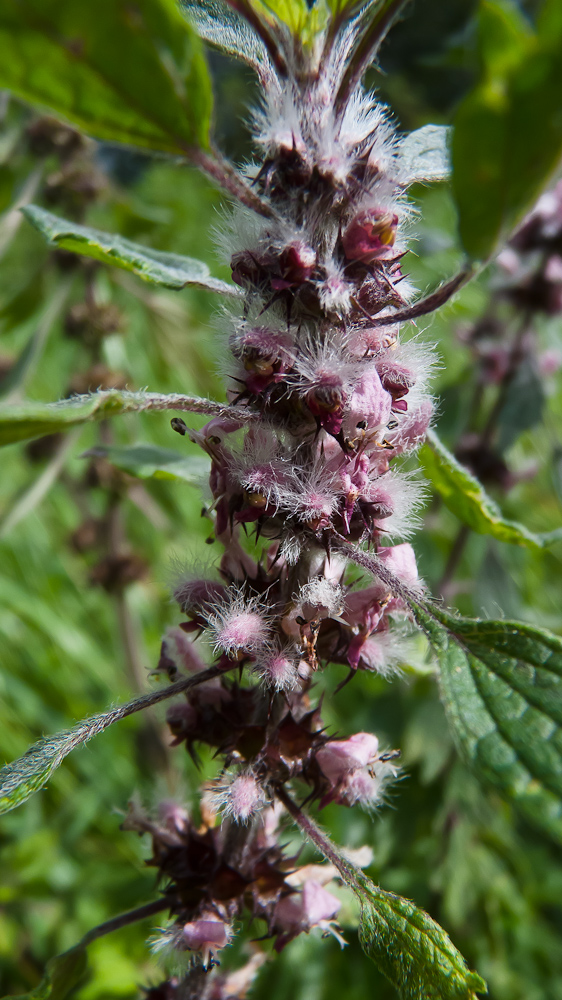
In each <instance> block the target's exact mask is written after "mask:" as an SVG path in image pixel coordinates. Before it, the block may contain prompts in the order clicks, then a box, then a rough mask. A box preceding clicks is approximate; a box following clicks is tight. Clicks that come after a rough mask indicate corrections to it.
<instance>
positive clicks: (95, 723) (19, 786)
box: [0, 666, 222, 813]
mask: <svg viewBox="0 0 562 1000" xmlns="http://www.w3.org/2000/svg"><path fill="white" fill-rule="evenodd" d="M221 673H222V670H221V668H220V667H216V666H215V667H209V668H208V670H202V671H200V672H199V673H198V674H195V675H192V676H191V677H185V678H183V679H182V680H180V681H177V682H176V683H175V684H170V685H169V686H168V687H165V688H159V689H158V690H156V691H151V692H150V693H149V694H143V695H141V696H140V698H134V699H133V701H128V702H125V704H123V705H118V706H117V707H116V708H112V709H110V710H109V711H108V712H101V713H100V714H99V715H92V716H91V717H90V718H89V719H83V720H82V721H81V722H79V723H77V725H75V726H73V728H72V729H66V730H64V731H63V732H61V733H56V734H55V735H54V736H45V737H43V739H40V740H38V741H37V743H34V744H33V746H32V747H30V748H29V750H27V751H26V752H25V753H24V754H23V756H22V757H19V758H18V759H17V760H15V761H13V762H12V763H11V764H6V765H5V767H3V768H2V769H1V770H0V813H5V812H9V811H10V809H15V808H16V806H19V805H21V804H22V802H25V801H26V800H27V799H28V798H30V796H31V795H33V794H34V793H35V792H38V791H39V790H40V789H41V788H44V787H45V785H46V784H47V782H48V780H49V778H50V777H51V774H52V773H53V771H56V769H57V767H59V766H60V764H62V762H63V760H64V758H65V757H66V756H67V755H68V754H69V753H71V752H72V750H75V749H76V747H78V746H80V745H81V744H82V743H86V741H87V740H91V739H92V737H94V736H97V735H98V734H99V733H102V732H103V731H104V729H107V728H108V727H109V726H112V725H113V723H114V722H119V721H120V719H124V718H126V717H127V716H128V715H133V714H134V713H135V712H142V711H143V709H145V708H150V706H151V705H157V704H158V702H160V701H164V700H165V699H166V698H172V697H173V696H174V695H176V694H181V693H182V692H183V691H187V690H188V688H190V687H195V686H196V685H197V684H202V683H204V682H205V681H207V680H210V679H211V678H214V677H218V676H219V674H221Z"/></svg>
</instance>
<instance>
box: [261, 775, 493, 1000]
mask: <svg viewBox="0 0 562 1000" xmlns="http://www.w3.org/2000/svg"><path fill="white" fill-rule="evenodd" d="M277 795H278V797H279V799H280V800H281V802H282V803H283V804H284V805H285V807H286V808H287V810H288V812H289V813H290V815H291V816H292V817H293V819H294V820H295V821H296V823H298V825H299V826H300V828H301V830H302V831H303V833H305V834H306V836H307V837H309V839H310V840H311V841H312V843H314V844H315V845H316V847H317V848H318V849H319V850H320V851H321V852H322V854H323V855H324V857H325V858H326V860H327V861H329V862H330V863H331V864H332V865H334V866H335V868H336V869H337V870H338V872H339V875H340V878H341V879H342V881H343V882H344V883H345V884H346V885H347V886H349V888H350V889H352V891H353V892H354V893H355V895H356V896H357V898H358V900H359V902H360V904H361V918H360V922H359V940H360V942H361V945H362V947H363V949H364V951H365V952H366V953H367V955H369V957H370V958H371V959H372V960H373V961H374V962H375V964H376V965H377V966H378V968H379V969H380V971H381V972H382V973H383V975H384V976H386V978H387V979H388V980H389V981H390V982H391V983H392V985H393V986H395V987H396V989H397V990H398V992H399V994H400V997H401V998H402V1000H475V995H476V992H479V993H485V992H487V986H486V983H485V981H484V980H483V979H482V978H481V976H479V975H478V974H477V973H475V972H471V971H470V969H469V968H468V966H467V964H466V962H465V960H464V958H463V957H462V955H461V953H460V952H459V951H458V949H457V948H455V946H454V944H453V942H452V941H451V939H450V938H449V936H448V934H446V932H445V931H444V930H443V928H442V927H440V926H439V924H437V923H436V922H435V920H433V919H432V917H430V916H429V914H428V913H425V911H424V910H421V909H420V908H419V907H417V906H416V905H415V903H413V902H412V901H411V900H409V899H404V898H403V897H402V896H397V895H395V893H393V892H387V891H386V890H384V889H381V888H380V886H378V885H375V883H374V882H372V881H371V879H370V878H368V877H367V876H366V875H365V874H364V873H363V872H362V871H361V870H360V869H359V868H357V867H356V866H355V865H354V864H352V863H351V862H350V861H349V859H348V858H347V857H345V856H344V855H343V854H342V853H341V852H340V851H339V850H338V848H337V847H336V846H335V845H334V844H333V843H332V842H331V841H330V840H329V839H328V837H327V836H326V834H325V833H324V832H323V830H321V829H320V828H319V827H318V826H317V824H316V823H315V822H314V820H312V819H311V817H310V816H307V815H306V814H305V813H303V811H302V809H300V808H299V806H297V805H296V803H295V802H293V800H292V799H291V798H290V796H288V794H287V793H286V791H285V790H284V789H283V788H281V789H279V788H278V789H277Z"/></svg>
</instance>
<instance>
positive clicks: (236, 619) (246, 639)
mask: <svg viewBox="0 0 562 1000" xmlns="http://www.w3.org/2000/svg"><path fill="white" fill-rule="evenodd" d="M205 618H206V620H207V623H208V625H209V631H210V633H211V636H212V638H213V640H214V644H215V649H216V650H217V651H218V650H222V651H223V652H224V653H227V654H228V655H229V656H235V655H237V654H239V653H241V654H244V653H252V652H257V651H258V650H259V649H260V648H261V647H262V646H263V645H264V644H265V643H266V642H267V641H268V639H269V637H270V625H269V618H268V617H267V615H266V614H264V612H263V611H262V610H261V607H260V600H259V598H258V597H251V598H246V597H245V596H244V594H243V592H242V591H239V590H238V589H237V588H236V587H230V588H229V590H228V591H227V592H226V595H225V600H224V601H222V602H221V603H220V604H216V605H214V606H213V608H212V610H209V611H207V612H206V613H205Z"/></svg>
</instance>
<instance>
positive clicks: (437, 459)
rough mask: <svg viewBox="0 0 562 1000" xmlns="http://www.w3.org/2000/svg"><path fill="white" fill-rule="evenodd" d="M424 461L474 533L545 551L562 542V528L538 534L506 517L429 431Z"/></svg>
mask: <svg viewBox="0 0 562 1000" xmlns="http://www.w3.org/2000/svg"><path fill="white" fill-rule="evenodd" d="M420 458H421V462H422V465H423V469H424V472H425V475H426V476H427V478H428V479H429V481H430V482H431V485H432V486H433V488H434V489H435V490H437V492H438V493H439V495H440V496H441V497H442V499H443V500H444V502H445V504H446V505H447V507H448V508H449V510H451V511H452V512H453V514H456V516H457V517H458V518H459V520H460V521H462V523H463V524H466V525H467V527H469V528H470V529H471V530H472V531H476V532H478V534H480V535H491V536H492V538H495V539H497V541H499V542H510V543H511V544H513V545H524V546H526V547H528V548H537V549H541V548H544V547H545V546H547V545H552V544H553V543H554V542H556V541H560V539H562V528H558V529H555V530H554V531H549V532H543V533H542V534H537V533H536V532H533V531H529V530H528V529H527V528H526V527H525V526H524V525H523V524H518V523H517V522H516V521H509V520H508V519H506V518H504V517H502V514H501V511H500V509H499V507H498V506H497V504H496V503H495V502H494V501H493V500H492V498H491V497H490V496H488V494H487V493H486V491H485V489H484V487H483V486H482V485H481V483H480V482H479V481H478V480H477V479H476V478H475V477H474V476H473V475H472V474H471V473H470V472H469V471H468V469H466V468H465V467H464V466H463V465H461V464H460V462H457V460H456V458H455V456H454V455H452V454H451V452H450V451H448V449H447V448H445V445H444V444H443V443H442V441H440V440H439V438H438V436H437V434H435V432H434V431H429V433H428V435H427V439H426V443H425V444H424V446H423V448H422V450H421V452H420Z"/></svg>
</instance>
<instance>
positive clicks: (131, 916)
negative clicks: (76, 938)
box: [80, 899, 170, 947]
mask: <svg viewBox="0 0 562 1000" xmlns="http://www.w3.org/2000/svg"><path fill="white" fill-rule="evenodd" d="M169 906H170V902H169V900H167V899H155V900H154V901H153V902H152V903H145V904H144V906H137V907H136V909H134V910H127V912H126V913H120V914H119V916H117V917H112V918H111V920H106V921H105V922H104V923H103V924H98V926H97V927H93V928H92V930H91V931H88V933H87V934H85V935H84V937H83V938H82V940H81V941H80V944H81V945H83V946H84V947H85V946H86V945H88V944H91V943H92V941H96V940H97V939H98V938H100V937H104V936H105V935H106V934H111V933H112V932H113V931H118V930H120V929H121V927H127V926H128V925H129V924H136V923H138V921H139V920H146V918H147V917H152V916H153V915H154V914H155V913H161V912H162V910H167V909H168V907H169Z"/></svg>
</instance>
